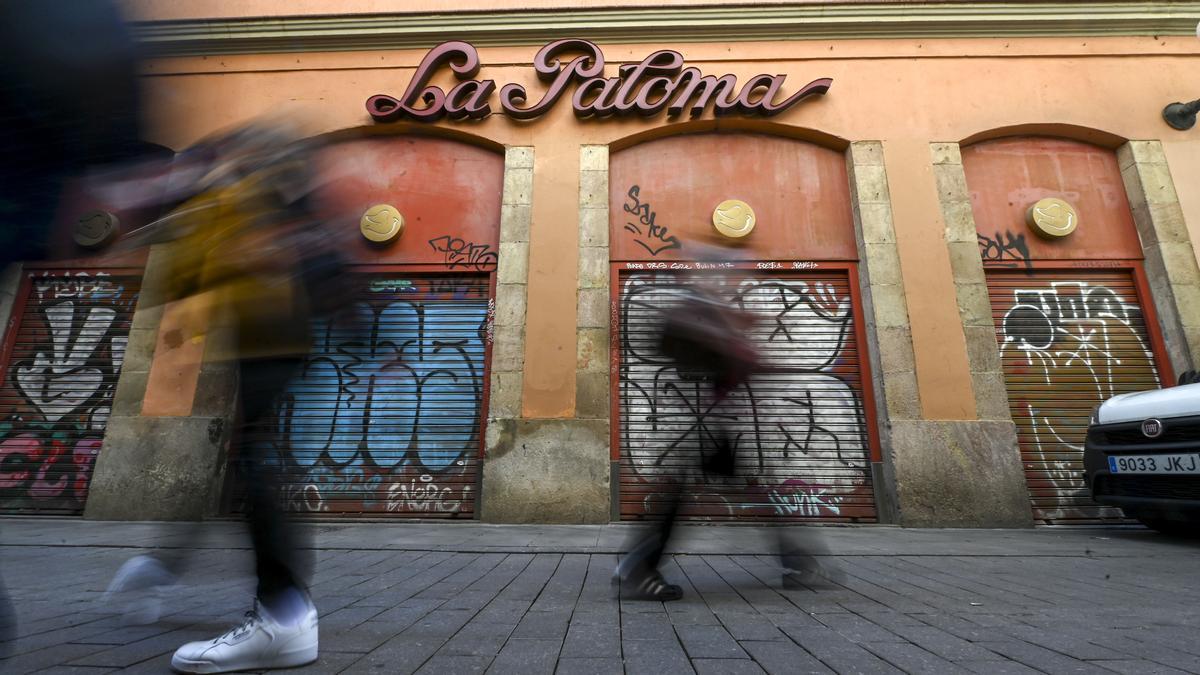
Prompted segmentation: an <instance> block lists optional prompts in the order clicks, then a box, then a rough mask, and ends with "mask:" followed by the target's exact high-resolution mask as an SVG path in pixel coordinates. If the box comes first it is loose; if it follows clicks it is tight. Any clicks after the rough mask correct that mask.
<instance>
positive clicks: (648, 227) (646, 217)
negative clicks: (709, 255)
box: [623, 185, 681, 255]
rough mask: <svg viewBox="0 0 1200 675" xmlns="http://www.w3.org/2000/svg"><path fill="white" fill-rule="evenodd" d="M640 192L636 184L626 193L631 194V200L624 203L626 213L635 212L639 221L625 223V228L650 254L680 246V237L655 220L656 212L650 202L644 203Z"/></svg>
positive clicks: (634, 214)
mask: <svg viewBox="0 0 1200 675" xmlns="http://www.w3.org/2000/svg"><path fill="white" fill-rule="evenodd" d="M640 192H641V188H640V187H638V186H636V185H634V186H632V187H630V188H629V192H627V193H626V194H627V195H628V196H629V202H628V203H626V204H624V205H623V206H624V208H625V213H630V214H633V216H635V217H636V218H637V221H636V222H634V221H630V222H627V223H625V230H626V231H627V232H632V233H633V235H634V242H635V243H637V245H638V246H641V247H642V248H644V249H646V251H647V252H648V253H650V255H658V254H659V253H662V252H663V251H669V250H671V249H673V248H680V247H681V244H680V243H679V239H677V238H675V237H673V236H671V234H670V232H668V231H667V226H666V225H659V224H658V223H656V222H654V217H655V215H656V214H655V213H654V211H653V210H651V208H650V204H649V203H645V204H644V203H642V201H641V199H640V198H639V197H640V194H639V193H640Z"/></svg>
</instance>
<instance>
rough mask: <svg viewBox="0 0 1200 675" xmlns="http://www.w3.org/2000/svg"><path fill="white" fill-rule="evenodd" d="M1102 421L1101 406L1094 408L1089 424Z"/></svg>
mask: <svg viewBox="0 0 1200 675" xmlns="http://www.w3.org/2000/svg"><path fill="white" fill-rule="evenodd" d="M1099 423H1100V406H1096V407H1095V408H1092V416H1091V417H1089V418H1088V426H1089V427H1090V426H1092V425H1095V424H1099Z"/></svg>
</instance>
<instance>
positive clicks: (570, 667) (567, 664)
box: [555, 656, 625, 675]
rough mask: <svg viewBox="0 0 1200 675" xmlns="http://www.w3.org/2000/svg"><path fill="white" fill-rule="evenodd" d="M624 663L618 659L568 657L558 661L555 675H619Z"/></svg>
mask: <svg viewBox="0 0 1200 675" xmlns="http://www.w3.org/2000/svg"><path fill="white" fill-rule="evenodd" d="M624 672H625V662H624V661H623V660H621V658H620V657H609V658H591V657H568V656H563V657H560V658H559V659H558V668H557V670H555V674H556V675H621V674H622V673H624Z"/></svg>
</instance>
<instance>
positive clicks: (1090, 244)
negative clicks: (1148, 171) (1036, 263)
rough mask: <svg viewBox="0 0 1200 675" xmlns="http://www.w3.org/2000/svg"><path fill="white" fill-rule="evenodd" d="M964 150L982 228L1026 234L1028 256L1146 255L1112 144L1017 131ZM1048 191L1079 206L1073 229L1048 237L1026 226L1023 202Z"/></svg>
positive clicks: (1114, 257)
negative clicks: (1031, 135)
mask: <svg viewBox="0 0 1200 675" xmlns="http://www.w3.org/2000/svg"><path fill="white" fill-rule="evenodd" d="M962 155H963V171H964V172H965V173H966V175H967V186H968V188H969V189H970V192H971V204H972V207H973V210H974V215H975V229H976V230H978V232H979V234H980V235H982V236H985V237H992V238H997V235H1007V234H1009V233H1011V234H1012V235H1013V236H1017V235H1024V236H1025V242H1026V246H1027V247H1028V249H1029V258H1030V259H1031V260H1140V259H1141V258H1142V245H1141V243H1140V242H1139V241H1138V235H1137V228H1136V226H1135V225H1134V223H1133V214H1132V213H1131V212H1130V210H1129V199H1128V198H1127V197H1126V196H1125V185H1124V182H1123V181H1122V180H1121V169H1120V167H1118V166H1117V156H1116V153H1115V152H1113V151H1112V150H1109V149H1107V148H1100V147H1096V146H1094V145H1089V144H1087V143H1080V142H1078V141H1068V140H1062V139H1050V138H1037V137H1034V138H1026V137H1017V138H1011V139H1002V140H996V141H986V142H983V143H978V144H975V145H972V146H969V147H966V148H963V150H962ZM1047 197H1058V198H1060V199H1064V200H1066V201H1067V202H1068V203H1069V204H1071V205H1072V206H1074V207H1075V210H1076V213H1077V214H1078V215H1079V225H1078V229H1077V230H1076V232H1074V233H1073V234H1071V235H1070V236H1068V237H1064V238H1062V239H1058V240H1053V241H1051V240H1047V239H1043V238H1041V237H1038V236H1036V235H1034V234H1033V233H1032V232H1031V231H1030V230H1029V228H1028V227H1026V225H1025V211H1026V209H1028V207H1029V205H1030V204H1033V203H1034V202H1036V201H1038V200H1039V199H1045V198H1047ZM1002 241H1003V240H1002Z"/></svg>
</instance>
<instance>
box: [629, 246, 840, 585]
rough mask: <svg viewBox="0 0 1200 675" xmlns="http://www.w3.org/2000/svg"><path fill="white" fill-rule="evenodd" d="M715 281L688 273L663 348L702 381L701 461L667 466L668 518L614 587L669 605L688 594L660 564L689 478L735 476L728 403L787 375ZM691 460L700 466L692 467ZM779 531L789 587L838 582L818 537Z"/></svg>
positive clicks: (641, 538) (687, 376)
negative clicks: (768, 375) (757, 380)
mask: <svg viewBox="0 0 1200 675" xmlns="http://www.w3.org/2000/svg"><path fill="white" fill-rule="evenodd" d="M692 246H693V248H694V249H697V250H699V251H700V253H701V254H702V255H707V256H708V257H712V258H717V257H719V256H720V252H719V251H718V250H716V249H714V248H712V247H708V246H705V245H703V244H693V245H692ZM716 281H717V278H716V277H714V276H712V275H710V274H708V273H706V272H703V271H689V272H684V273H683V274H682V275H681V277H680V278H679V282H678V284H677V286H676V287H675V290H676V294H677V302H676V303H674V304H672V305H671V306H669V307H666V308H664V310H663V316H662V323H661V326H660V330H659V335H660V337H659V344H658V347H659V351H660V352H661V354H662V355H663V356H665V357H666V358H667V359H669V361H670V362H671V363H672V365H673V367H674V369H675V371H676V374H677V376H678V377H679V379H680V380H682V381H685V382H692V383H697V384H699V385H700V387H701V389H702V390H703V391H705V392H706V394H705V395H704V397H703V398H704V400H703V401H701V403H700V405H698V406H697V410H702V411H706V414H705V415H704V419H703V420H702V421H701V422H700V423H698V424H696V425H695V430H696V434H697V435H698V436H699V438H698V447H699V456H698V457H691V458H683V457H677V458H675V460H674V461H670V462H663V464H662V466H663V467H674V470H675V472H676V474H675V475H674V476H671V477H669V480H668V483H667V485H668V490H667V492H666V493H665V495H664V496H665V499H664V500H663V518H662V519H661V520H659V521H657V522H655V523H653V524H652V525H651V526H650V527H648V528H647V529H646V530H645V531H644V532H642V533H641V534H638V535H635V537H634V539H633V541H632V545H631V546H630V547H629V551H628V553H626V554H625V556H624V557H623V558H622V560H621V562H620V564H619V565H618V566H617V569H616V570H615V571H614V573H613V579H612V581H613V585H614V586H616V587H618V588H619V591H620V593H621V594H622V595H623V596H626V597H630V598H634V599H642V600H656V601H664V602H665V601H672V600H678V599H680V598H682V597H683V590H682V588H681V587H680V586H678V585H676V584H671V583H668V582H667V581H666V579H665V578H664V577H663V575H662V573H661V571H660V570H659V567H660V564H661V561H662V557H663V554H664V552H665V550H666V547H667V545H668V544H669V543H670V541H671V537H672V535H673V533H674V532H675V522H676V520H677V518H678V515H679V510H680V505H681V503H682V500H683V496H684V494H683V493H684V491H685V490H686V487H685V486H686V483H687V480H688V473H689V472H690V471H692V470H694V469H695V468H696V467H697V464H698V467H699V469H700V470H701V472H702V473H703V475H705V476H710V477H716V478H718V479H721V480H731V479H735V478H736V477H737V476H736V474H737V467H738V461H737V456H736V447H737V442H736V437H735V435H734V433H733V430H732V429H730V426H731V425H735V424H736V423H737V420H738V416H737V414H736V411H730V413H729V414H722V412H721V411H722V406H723V405H724V404H725V402H726V400H727V399H728V397H729V396H730V394H731V393H733V392H734V390H736V389H737V388H738V387H741V386H743V385H744V384H746V383H747V382H748V381H749V380H750V378H751V377H752V376H753V375H754V374H755V373H762V372H772V371H781V370H784V369H779V368H774V367H772V366H770V365H769V364H765V363H763V362H762V359H761V356H760V353H759V350H758V347H757V346H756V345H755V343H754V341H753V339H752V338H751V337H750V328H751V327H752V326H753V325H754V323H755V321H756V317H755V316H754V315H753V314H752V313H749V312H746V311H743V310H741V309H739V308H737V307H734V306H733V304H731V303H730V302H728V301H727V300H725V299H724V298H723V297H722V293H721V289H720V288H719V286H718V284H717V283H716ZM676 452H681V453H687V452H688V449H687V448H677V449H676ZM689 459H691V460H698V462H697V461H691V462H690V463H689V461H688V460H689ZM774 531H775V537H776V545H777V549H778V553H779V557H780V562H781V564H782V567H783V577H782V582H783V586H784V587H785V588H811V587H813V586H817V585H822V584H825V583H828V582H830V581H836V580H837V578H838V576H839V575H838V574H837V572H836V571H834V570H832V569H831V568H829V567H827V566H823V565H822V564H821V563H820V562H819V560H818V556H819V555H823V554H824V553H825V552H826V551H825V548H824V546H823V545H822V543H821V541H820V538H819V537H818V536H817V535H815V534H814V533H810V532H801V531H800V530H798V529H797V528H795V527H788V526H778V527H776V528H774Z"/></svg>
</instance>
